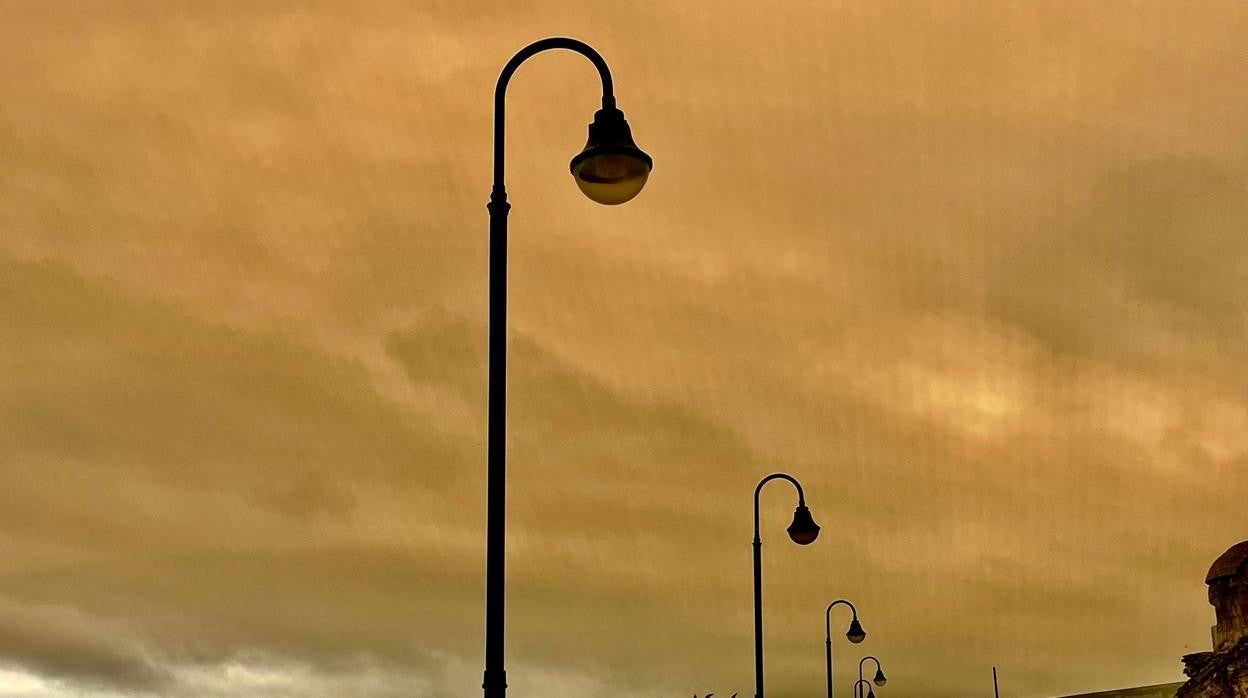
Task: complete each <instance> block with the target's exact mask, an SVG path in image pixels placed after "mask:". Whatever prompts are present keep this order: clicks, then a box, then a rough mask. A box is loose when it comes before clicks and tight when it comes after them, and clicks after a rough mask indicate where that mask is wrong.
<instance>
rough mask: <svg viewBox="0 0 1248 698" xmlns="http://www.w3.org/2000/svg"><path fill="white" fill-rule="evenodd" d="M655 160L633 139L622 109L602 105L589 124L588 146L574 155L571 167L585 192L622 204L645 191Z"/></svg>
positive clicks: (608, 202) (594, 198)
mask: <svg viewBox="0 0 1248 698" xmlns="http://www.w3.org/2000/svg"><path fill="white" fill-rule="evenodd" d="M653 166H654V161H653V160H651V159H650V156H649V155H646V154H645V153H644V152H642V150H641V149H640V148H638V147H637V144H636V143H634V142H633V134H632V132H631V131H630V130H629V128H628V122H627V121H625V120H624V112H622V111H620V110H619V109H615V108H611V109H600V110H598V112H597V113H595V114H594V122H593V123H592V124H590V125H589V139H588V140H587V141H586V143H585V148H584V150H582V151H581V152H579V153H577V154H576V156H575V157H573V158H572V162H571V165H570V169H571V170H572V177H573V178H574V179H576V186H577V187H579V188H580V190H581V193H583V194H585V196H587V197H589V198H590V199H591V200H592V201H596V202H598V203H600V204H606V205H608V206H614V205H617V204H622V203H624V202H626V201H629V200H631V199H632V198H633V197H635V196H637V194H639V193H640V192H641V188H642V187H644V186H645V185H646V179H647V178H649V176H650V170H651V169H652V168H653Z"/></svg>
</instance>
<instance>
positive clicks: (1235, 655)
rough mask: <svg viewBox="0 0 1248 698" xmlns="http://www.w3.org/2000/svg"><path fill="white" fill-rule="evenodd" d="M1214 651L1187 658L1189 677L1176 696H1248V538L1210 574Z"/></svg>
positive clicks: (1224, 556)
mask: <svg viewBox="0 0 1248 698" xmlns="http://www.w3.org/2000/svg"><path fill="white" fill-rule="evenodd" d="M1205 582H1206V583H1207V584H1208V585H1209V603H1211V604H1213V609H1214V614H1215V616H1216V617H1217V621H1218V622H1217V625H1215V626H1213V651H1212V652H1197V653H1195V654H1189V655H1187V656H1186V657H1184V658H1183V673H1184V674H1187V676H1188V677H1189V678H1188V681H1187V683H1185V684H1183V686H1181V687H1180V688H1179V691H1178V693H1177V694H1176V698H1248V541H1244V542H1242V543H1239V544H1237V545H1234V546H1231V548H1230V549H1229V550H1227V551H1226V552H1225V553H1223V554H1222V556H1221V557H1219V558H1218V559H1217V560H1216V561H1214V563H1213V566H1212V567H1210V568H1209V574H1208V575H1206V576H1205Z"/></svg>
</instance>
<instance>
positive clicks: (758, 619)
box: [754, 473, 819, 698]
mask: <svg viewBox="0 0 1248 698" xmlns="http://www.w3.org/2000/svg"><path fill="white" fill-rule="evenodd" d="M777 478H779V479H782V480H788V481H789V482H790V483H792V484H793V487H795V488H797V508H796V509H794V510H793V523H791V524H789V528H788V532H789V538H792V539H793V542H794V543H797V544H798V545H810V544H811V543H813V542H815V539H816V538H818V537H819V524H817V523H815V519H814V517H813V516H811V515H810V509H807V508H806V494H805V493H804V492H802V485H801V483H799V482H798V481H797V480H795V479H794V478H793V476H792V475H787V474H785V473H773V474H771V475H768V476H767V477H765V478H763V479H762V480H759V482H758V486H757V487H755V488H754V698H763V541H762V540H761V539H760V538H759V537H758V494H759V492H762V490H763V485H766V484H767V483H768V482H771V481H772V480H775V479H777Z"/></svg>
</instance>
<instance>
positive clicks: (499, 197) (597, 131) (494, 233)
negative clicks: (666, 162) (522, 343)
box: [482, 37, 653, 698]
mask: <svg viewBox="0 0 1248 698" xmlns="http://www.w3.org/2000/svg"><path fill="white" fill-rule="evenodd" d="M550 49H565V50H568V51H575V52H576V53H579V54H581V55H582V56H584V57H586V58H588V59H589V61H590V62H591V63H593V64H594V67H595V68H597V69H598V75H599V77H601V78H602V109H600V110H599V111H598V112H596V113H595V114H594V121H593V123H591V124H590V125H589V139H588V141H587V142H586V143H585V148H584V150H582V151H581V152H580V153H578V154H577V155H576V156H575V157H573V158H572V163H571V170H572V176H573V178H574V179H575V180H576V185H577V186H578V187H579V188H580V190H581V191H582V192H584V194H585V196H588V197H589V198H590V199H592V200H594V201H596V202H598V203H600V204H622V203H624V202H625V201H628V200H629V199H631V198H633V197H634V196H636V195H637V193H638V192H640V191H641V188H642V186H644V185H645V183H646V178H647V176H649V174H650V168H651V166H652V164H653V163H652V162H651V160H650V156H649V155H646V154H645V153H643V152H641V150H640V149H638V148H637V146H636V145H635V144H634V143H633V137H632V134H631V133H630V132H629V128H628V123H627V122H626V121H625V120H624V113H623V112H621V111H620V110H619V109H616V108H615V95H614V93H613V87H612V83H611V72H610V70H608V69H607V63H606V61H604V60H603V59H602V56H600V55H598V52H597V51H595V50H594V49H592V48H590V47H589V46H588V45H586V44H584V43H582V42H580V41H577V40H576V39H568V38H562V37H556V38H551V39H542V40H541V41H536V42H534V43H532V44H529V45H528V46H525V47H524V48H522V49H520V52H519V53H517V54H516V55H515V56H513V57H512V58H511V60H510V61H508V62H507V65H505V66H504V67H503V72H502V73H501V74H500V75H499V76H498V85H497V86H496V87H495V89H494V189H493V191H492V192H491V193H490V203H489V204H488V205H487V206H486V208H487V209H489V212H490V252H489V256H490V262H489V266H490V271H489V278H490V310H489V335H490V338H489V356H490V358H489V384H488V388H487V396H488V397H487V400H488V407H487V417H486V421H487V426H486V433H487V437H486V438H487V446H486V462H487V480H488V484H487V486H486V488H487V494H486V498H487V501H486V511H487V513H486V541H485V551H486V552H485V679H484V683H483V684H482V687H483V688H484V689H485V698H503V696H505V695H506V693H507V672H506V670H505V669H504V667H503V627H504V619H505V616H504V597H505V594H504V563H505V561H506V554H505V547H504V546H505V544H506V524H505V519H504V516H505V514H506V509H507V497H506V492H507V490H506V486H507V481H506V475H507V458H506V450H505V449H506V440H507V212H508V211H509V210H510V209H511V205H510V204H508V203H507V192H506V190H505V189H504V187H503V144H504V126H505V111H506V99H505V98H506V95H507V83H508V82H509V81H510V80H511V76H512V74H513V73H515V72H516V69H517V68H519V67H520V64H521V63H523V62H525V61H526V60H528V59H529V58H532V57H533V56H535V55H537V54H539V53H541V52H543V51H548V50H550Z"/></svg>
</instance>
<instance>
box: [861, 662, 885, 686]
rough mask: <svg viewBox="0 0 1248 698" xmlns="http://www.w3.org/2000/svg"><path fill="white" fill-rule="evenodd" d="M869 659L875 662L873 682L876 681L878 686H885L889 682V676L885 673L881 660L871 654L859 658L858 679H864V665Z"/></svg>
mask: <svg viewBox="0 0 1248 698" xmlns="http://www.w3.org/2000/svg"><path fill="white" fill-rule="evenodd" d="M868 659H870V660H871V661H873V662H875V676H874V677H873V678H872V679H871V683H874V684H875V685H876V686H883V685H884V684H886V683H888V677H887V676H885V675H884V668H883V667H881V666H880V660H878V659H876V658H875V657H872V656H871V655H867V656H865V657H863V658H862V659H859V660H858V680H859V681H861V680H862V665H863V664H865V663H866V661H867V660H868Z"/></svg>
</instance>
